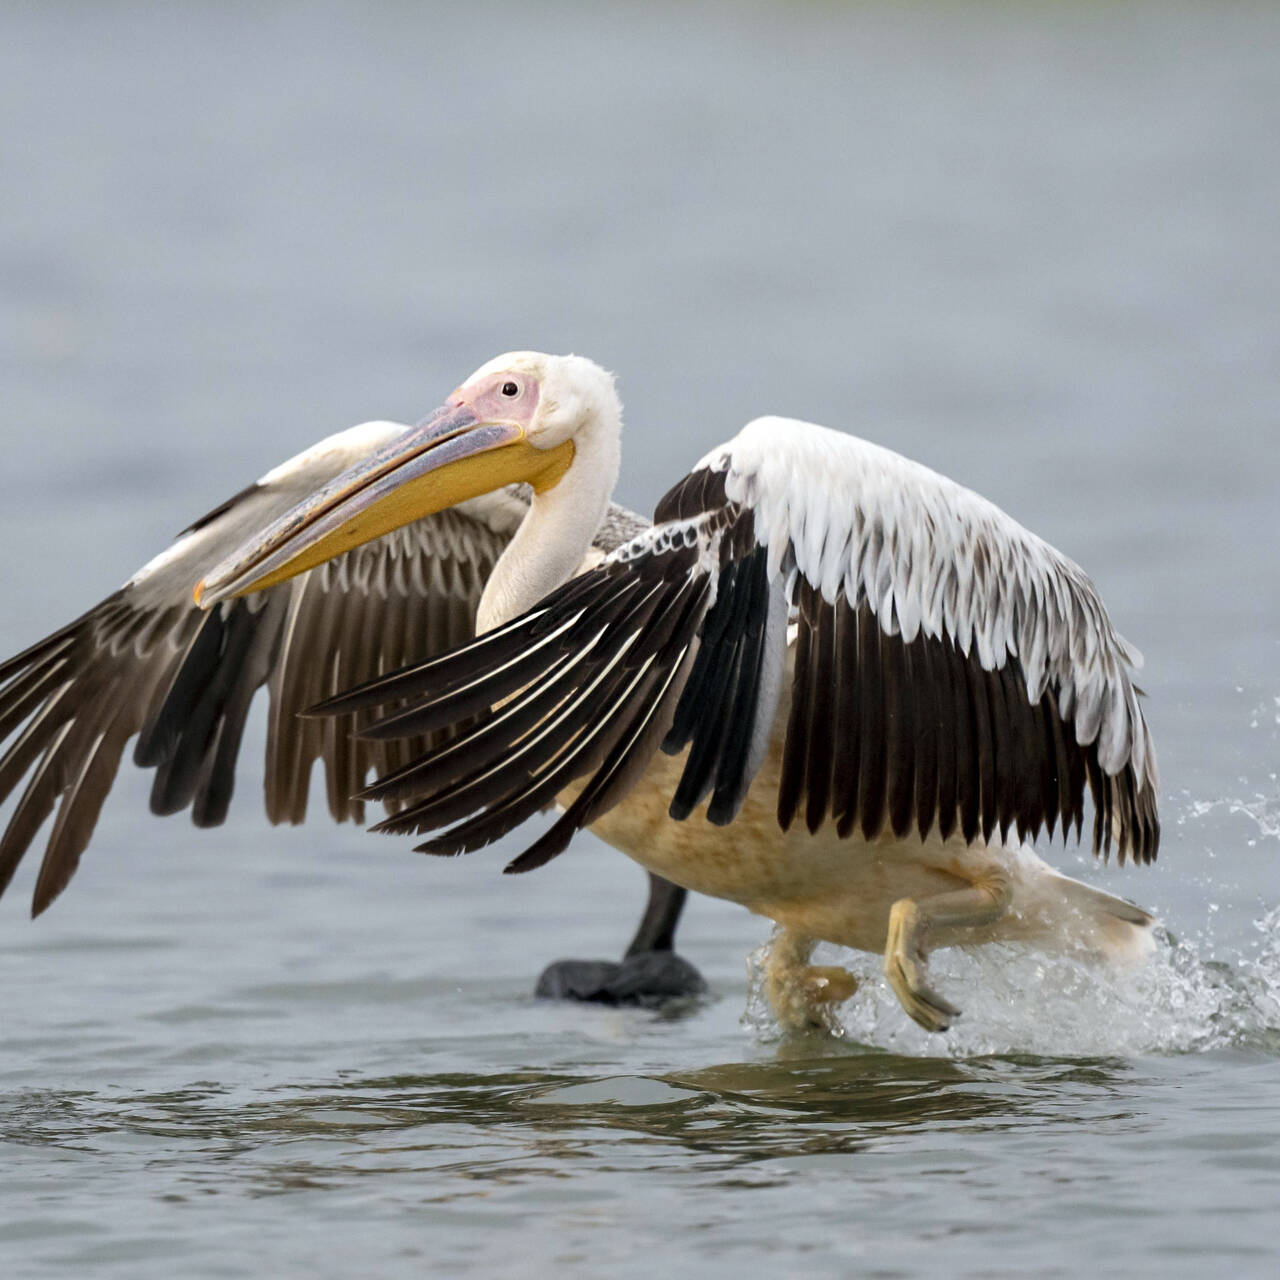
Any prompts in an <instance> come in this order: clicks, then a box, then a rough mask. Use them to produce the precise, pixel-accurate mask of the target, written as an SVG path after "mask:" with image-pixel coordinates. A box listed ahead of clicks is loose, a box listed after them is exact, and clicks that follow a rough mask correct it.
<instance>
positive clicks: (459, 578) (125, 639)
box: [0, 422, 702, 1003]
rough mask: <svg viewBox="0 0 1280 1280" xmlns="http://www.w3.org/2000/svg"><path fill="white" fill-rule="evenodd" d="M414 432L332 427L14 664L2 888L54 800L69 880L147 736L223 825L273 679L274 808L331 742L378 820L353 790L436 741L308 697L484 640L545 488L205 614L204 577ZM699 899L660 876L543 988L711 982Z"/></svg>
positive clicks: (0, 676)
mask: <svg viewBox="0 0 1280 1280" xmlns="http://www.w3.org/2000/svg"><path fill="white" fill-rule="evenodd" d="M410 432H411V429H410V428H409V427H406V426H404V425H401V424H397V423H392V422H369V423H365V424H363V425H361V426H357V427H353V428H351V429H350V430H348V431H344V432H342V433H340V434H338V435H335V436H331V437H330V438H329V439H327V440H323V441H321V442H320V443H319V444H317V445H315V446H314V447H313V448H311V449H308V450H307V451H305V452H304V453H301V454H299V455H298V456H297V457H295V458H293V459H291V460H290V461H288V462H286V463H284V464H283V465H281V466H279V467H277V468H275V469H274V470H273V471H271V472H269V473H268V474H267V475H265V476H263V477H262V479H261V480H259V481H258V482H257V483H256V484H253V485H250V486H249V487H248V488H247V489H245V490H244V491H243V492H241V493H239V494H237V495H236V496H235V497H233V498H231V499H229V500H228V501H227V502H224V503H223V504H222V505H221V506H219V507H218V508H217V509H216V510H214V511H211V512H210V513H209V514H208V515H206V516H204V517H203V518H202V519H200V520H197V521H196V522H195V523H194V524H193V525H191V526H190V528H188V529H187V530H185V531H184V532H183V533H182V534H181V535H180V536H179V538H178V539H177V541H176V542H175V543H174V544H173V545H172V546H171V547H170V548H169V549H168V550H166V551H165V552H163V553H162V554H161V555H159V556H157V557H156V558H155V559H154V560H152V561H151V562H150V563H149V564H147V565H146V566H144V567H143V568H142V569H140V570H139V571H138V572H137V573H136V574H134V576H133V577H132V578H130V580H129V581H128V582H127V583H125V585H124V586H123V587H121V588H120V590H118V591H116V592H114V593H113V594H112V595H110V596H108V597H107V598H106V599H105V600H103V601H102V602H101V603H100V604H98V605H97V606H96V607H95V608H93V609H90V610H89V611H88V612H87V613H85V614H84V615H83V616H82V617H80V618H78V619H76V620H75V621H74V622H72V623H71V624H70V625H68V626H66V627H63V628H62V629H61V630H59V631H57V632H55V633H54V634H53V635H51V636H48V637H46V638H45V639H44V640H42V641H40V642H39V643H38V644H36V645H33V646H32V647H31V648H29V649H28V650H26V652H24V653H21V654H19V655H17V656H16V657H14V658H12V659H10V660H9V661H7V662H0V804H3V803H4V802H5V801H6V800H7V799H8V798H9V797H10V796H11V795H12V794H13V793H14V792H15V790H16V789H17V788H18V786H19V785H20V784H21V783H22V781H23V780H24V778H27V779H28V781H27V786H26V788H25V791H24V792H23V794H22V796H21V798H20V799H19V800H18V801H17V803H16V805H15V807H14V809H13V811H12V813H11V816H10V819H9V824H8V827H7V829H6V830H5V831H4V833H3V835H2V836H0V893H3V891H4V890H5V888H7V886H8V884H9V882H10V881H11V879H12V877H13V874H14V872H15V871H16V869H17V866H18V863H19V862H20V860H21V859H22V856H23V854H24V853H25V852H26V851H27V849H28V847H29V846H30V845H31V843H32V842H33V841H34V839H35V838H36V836H37V835H38V834H39V831H40V828H41V826H42V825H43V824H44V822H45V821H46V819H48V818H49V817H50V815H51V814H53V813H54V810H55V809H56V810H57V816H56V818H55V819H54V821H53V825H52V828H51V831H50V835H49V839H48V844H47V847H46V850H45V855H44V860H43V862H42V864H41V867H40V871H39V874H38V876H37V879H36V884H35V890H34V894H33V898H32V914H33V915H39V914H40V913H41V912H42V911H44V910H45V909H46V908H47V907H48V906H49V904H50V903H51V902H52V901H53V900H54V898H55V897H57V895H58V894H59V893H61V891H62V890H63V889H64V888H65V887H66V885H67V882H68V881H69V880H70V879H71V876H72V874H73V873H74V872H75V869H76V867H77V865H78V863H79V861H80V856H81V854H82V853H83V852H84V850H85V848H86V847H87V845H88V843H89V839H90V836H91V835H92V833H93V829H94V826H95V824H96V822H97V819H98V814H99V812H100V810H101V808H102V804H103V802H104V801H105V799H106V797H107V794H108V792H109V791H110V789H111V786H112V784H113V783H114V781H115V777H116V772H117V769H118V768H119V764H120V760H121V757H122V754H123V752H124V749H125V746H126V745H127V744H128V742H129V740H130V739H131V738H133V737H134V736H135V735H137V736H138V741H137V746H136V749H135V751H134V759H135V761H136V762H137V763H138V764H139V765H142V766H143V767H146V768H151V769H154V770H155V781H154V785H153V787H152V791H151V808H152V811H153V812H155V813H158V814H171V813H177V812H179V811H181V810H183V809H190V811H191V816H192V819H193V821H194V822H195V823H196V825H197V826H201V827H210V826H216V825H218V824H219V823H221V822H222V821H223V820H224V818H225V817H226V814H227V809H228V806H229V804H230V802H231V793H232V787H233V785H234V782H235V765H236V757H237V755H238V753H239V749H240V739H241V733H242V730H243V728H244V724H245V720H246V717H247V716H248V712H249V707H250V704H251V702H252V701H253V699H254V697H255V695H256V694H257V692H258V691H259V690H260V689H261V688H262V687H263V686H264V685H266V686H267V688H268V690H269V696H270V704H271V705H270V720H269V728H268V738H267V749H266V769H265V791H266V809H267V815H268V817H269V818H270V820H271V821H272V822H273V823H279V822H291V823H298V822H302V821H303V819H304V818H305V817H306V812H307V794H308V790H309V784H310V779H311V773H312V769H313V766H314V764H315V762H316V761H317V760H319V761H320V762H321V763H322V764H323V767H324V771H325V778H326V784H327V785H326V790H327V794H328V802H329V810H330V812H331V814H332V815H333V817H334V818H335V819H336V820H337V821H339V822H342V821H345V820H352V821H356V822H360V821H363V815H364V808H365V806H364V803H363V802H362V801H361V800H359V799H356V798H354V796H355V793H356V792H357V791H359V790H360V788H361V787H362V786H363V785H364V783H365V781H366V780H367V778H368V775H369V774H370V772H371V771H377V772H379V773H385V772H386V771H388V770H391V769H395V768H397V767H399V766H400V765H402V764H404V763H405V762H406V761H407V760H409V759H411V758H412V756H413V754H414V753H415V752H416V751H418V750H421V749H425V747H426V745H427V740H426V739H422V740H420V741H419V743H418V744H417V745H416V746H408V745H407V744H402V743H383V742H365V741H362V740H359V739H354V738H353V737H352V730H353V729H354V728H355V726H356V722H355V721H352V720H346V721H345V722H340V723H337V724H331V723H317V722H315V721H306V720H302V719H299V718H298V715H297V713H298V712H299V711H301V710H303V709H304V708H306V707H308V706H309V705H310V704H311V703H313V702H315V701H317V700H318V699H320V698H323V697H327V696H329V695H332V694H334V693H337V692H339V691H340V690H343V689H345V688H347V687H349V686H350V685H352V684H355V683H357V682H359V681H362V680H366V679H368V678H370V677H372V676H376V675H378V674H379V673H380V672H385V671H389V670H392V669H394V668H396V667H399V666H401V665H403V664H404V663H407V662H413V661H418V660H421V659H422V658H425V657H428V656H430V655H431V654H433V653H438V652H441V651H443V650H444V649H445V648H447V647H448V646H449V645H451V644H457V643H459V642H461V641H463V640H465V639H468V638H469V637H470V636H471V635H472V634H473V633H474V621H475V611H476V606H477V605H478V604H479V602H480V600H481V597H482V593H483V592H484V589H485V584H486V583H487V582H489V580H490V575H491V574H492V573H493V571H494V568H495V566H496V565H498V564H499V563H500V562H501V561H502V559H503V551H504V549H505V548H506V547H507V545H508V543H509V542H510V540H511V536H512V534H513V533H515V531H516V530H517V529H519V528H520V527H521V524H522V522H524V521H525V517H526V515H527V513H528V511H529V494H528V491H527V489H525V488H523V487H521V486H514V485H513V486H510V487H508V488H505V489H499V490H497V491H496V492H493V493H488V494H484V495H481V496H479V497H476V498H475V499H473V500H472V501H469V502H464V503H461V504H460V505H458V506H456V507H454V508H452V509H449V510H442V511H440V512H438V513H437V514H434V515H430V516H426V517H424V518H423V519H421V520H416V521H411V522H410V523H408V524H407V525H405V526H404V527H403V528H400V529H398V530H397V531H395V532H394V533H391V534H388V535H387V536H386V537H384V538H380V539H377V540H376V541H374V542H373V543H371V544H370V545H368V546H363V547H360V548H359V549H358V550H355V551H353V552H352V553H351V554H350V555H347V556H344V557H341V558H340V559H338V560H336V561H335V562H334V563H332V564H327V565H325V566H324V568H322V569H320V570H317V571H316V572H314V573H309V574H305V575H302V576H300V577H297V578H295V579H293V580H292V581H291V582H289V583H286V584H284V585H283V586H281V587H278V588H275V589H273V590H270V591H266V592H263V593H262V594H261V595H259V596H254V597H252V598H251V599H248V600H243V601H236V602H232V603H228V604H224V605H223V606H222V607H221V608H218V609H213V610H210V611H208V612H207V613H206V612H202V611H201V610H200V609H198V608H197V607H196V605H195V603H194V601H193V600H192V597H191V591H192V586H193V585H194V583H195V582H196V581H198V580H199V578H200V577H201V576H202V575H203V574H205V573H207V572H208V571H209V570H210V569H211V568H212V567H213V566H214V565H215V564H216V563H217V562H218V561H220V560H222V559H223V558H224V557H225V556H226V555H227V554H228V553H229V552H230V551H232V550H233V549H234V548H236V547H237V546H239V545H240V544H241V543H242V542H243V541H244V540H245V539H246V538H247V537H249V536H250V535H251V534H253V533H254V532H256V531H257V530H259V529H261V528H262V526H263V525H264V524H267V523H269V522H270V521H272V520H273V519H275V518H276V517H278V516H280V515H282V514H283V513H284V512H287V511H288V510H290V509H291V508H292V507H293V506H294V505H295V504H296V503H297V502H299V501H301V500H302V499H304V498H305V497H307V496H308V495H309V494H311V493H312V492H314V491H315V489H316V488H317V487H319V486H320V485H322V484H324V483H325V482H326V481H328V480H330V479H332V478H333V477H334V476H336V475H338V474H339V473H342V472H344V471H346V470H347V468H349V467H351V466H353V465H355V464H356V463H358V462H359V461H360V460H361V459H362V458H365V457H367V456H368V455H369V454H370V453H371V452H374V451H376V450H378V449H381V448H386V447H387V446H389V445H392V444H393V443H394V441H396V440H397V439H400V438H402V437H403V436H405V435H406V433H410ZM592 521H593V532H592V534H591V536H590V538H589V539H588V541H589V543H590V549H589V551H588V554H589V555H590V556H592V557H594V558H597V559H598V558H600V557H601V556H602V555H603V554H605V553H606V552H608V551H611V550H613V549H614V548H616V547H617V546H619V545H621V544H622V543H623V542H625V541H626V540H628V539H629V538H631V537H633V536H635V534H637V533H639V532H640V531H641V530H643V529H645V528H647V527H648V525H649V522H648V521H647V520H645V519H644V518H643V517H641V516H637V515H635V514H634V513H632V512H629V511H627V510H625V509H624V508H622V507H619V506H616V505H613V504H606V505H605V506H602V507H601V508H600V509H599V510H597V511H595V512H594V513H593V515H592ZM575 567H576V565H575ZM499 585H500V584H499ZM684 899H685V891H684V890H683V889H681V888H678V887H677V886H675V885H672V884H669V883H667V882H665V881H662V880H660V879H659V878H658V877H650V892H649V901H648V905H647V908H646V910H645V913H644V916H643V918H642V920H641V922H640V926H639V928H638V930H637V932H636V935H635V938H634V940H633V941H632V943H631V945H630V947H629V948H628V950H627V954H626V956H625V958H624V959H623V961H622V963H621V964H613V963H609V962H604V961H594V962H593V961H562V962H559V963H557V964H553V965H552V966H550V967H549V968H548V969H547V971H546V972H545V973H544V974H543V975H542V978H541V980H540V983H539V992H540V993H541V994H547V995H562V996H569V997H577V998H583V999H596V1000H605V1001H631V1000H639V1001H641V1002H646V1003H647V1002H650V1001H653V1000H658V999H661V998H664V997H666V996H669V995H682V994H687V993H691V992H696V991H698V990H700V989H701V987H702V979H701V978H700V976H699V975H698V974H697V972H696V970H694V969H693V967H692V966H691V965H689V964H687V963H686V962H685V961H684V960H682V959H681V958H680V957H679V956H677V955H675V954H674V952H673V950H672V948H673V944H674V935H675V927H676V922H677V920H678V918H679V915H680V912H681V909H682V907H683V904H684Z"/></svg>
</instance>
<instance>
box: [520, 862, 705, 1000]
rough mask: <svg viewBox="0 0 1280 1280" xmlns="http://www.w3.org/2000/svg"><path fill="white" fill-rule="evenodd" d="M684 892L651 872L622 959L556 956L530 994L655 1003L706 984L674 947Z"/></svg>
mask: <svg viewBox="0 0 1280 1280" xmlns="http://www.w3.org/2000/svg"><path fill="white" fill-rule="evenodd" d="M686 896H687V895H686V893H685V891H684V890H683V889H681V888H680V887H679V886H678V885H674V884H672V883H671V882H670V881H669V880H663V879H662V877H661V876H655V875H653V874H650V876H649V901H648V903H647V904H646V906H645V909H644V915H643V916H642V917H641V919H640V927H639V928H638V929H637V930H636V936H635V937H634V938H633V939H632V940H631V945H630V946H629V947H628V948H627V954H626V955H625V956H624V957H623V959H622V962H621V964H615V963H614V962H613V961H611V960H557V961H555V963H553V964H550V965H548V966H547V967H546V968H545V969H544V970H543V971H542V976H541V977H540V978H539V979H538V985H537V987H536V988H535V989H534V994H535V995H537V996H541V997H542V998H544V999H549V1000H591V1001H595V1002H596V1003H597V1004H640V1005H657V1004H662V1003H663V1002H664V1001H667V1000H675V999H679V998H681V997H687V996H696V995H699V994H701V993H702V992H703V991H705V990H706V985H707V984H706V983H705V982H703V980H702V975H701V974H700V973H699V972H698V971H697V969H695V968H694V967H693V965H691V964H690V963H689V962H688V961H687V960H681V959H680V957H679V956H678V955H676V953H675V951H674V950H673V947H674V945H675V937H676V923H677V921H679V919H680V912H681V911H683V910H684V900H685V897H686Z"/></svg>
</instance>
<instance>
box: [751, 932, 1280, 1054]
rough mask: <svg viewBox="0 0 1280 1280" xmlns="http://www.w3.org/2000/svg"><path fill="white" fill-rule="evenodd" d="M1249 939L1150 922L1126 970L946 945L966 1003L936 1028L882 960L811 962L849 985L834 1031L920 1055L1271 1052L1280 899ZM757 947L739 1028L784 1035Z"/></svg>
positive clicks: (946, 970)
mask: <svg viewBox="0 0 1280 1280" xmlns="http://www.w3.org/2000/svg"><path fill="white" fill-rule="evenodd" d="M1255 928H1256V930H1257V940H1256V943H1255V945H1254V946H1253V947H1251V948H1249V949H1248V950H1246V951H1244V952H1241V953H1240V954H1238V955H1236V956H1235V957H1233V958H1232V959H1230V960H1223V959H1221V958H1214V959H1204V958H1203V957H1202V956H1201V954H1200V953H1199V951H1198V950H1197V949H1196V947H1195V946H1194V945H1192V944H1190V943H1188V942H1183V941H1179V940H1177V939H1175V938H1173V937H1172V936H1171V935H1170V934H1169V933H1168V932H1167V931H1166V930H1164V929H1163V928H1160V927H1158V928H1157V930H1156V951H1155V954H1154V955H1153V956H1152V957H1151V958H1150V959H1149V960H1147V961H1145V962H1143V963H1141V964H1138V965H1135V966H1133V967H1132V968H1113V967H1110V966H1105V965H1099V964H1096V963H1093V962H1090V961H1088V960H1085V959H1081V958H1076V957H1072V956H1045V955H1041V954H1038V953H1036V952H1034V951H1031V950H1029V949H1027V948H1025V947H1018V946H1012V945H988V946H984V947H980V948H973V949H968V948H949V949H947V950H944V951H938V952H935V953H934V954H933V955H931V956H930V958H929V967H930V972H931V974H932V975H933V978H934V979H935V980H936V983H937V986H938V988H939V990H941V991H943V992H944V993H946V995H947V996H948V997H949V998H951V999H953V1000H954V1001H955V1003H957V1004H959V1005H960V1007H961V1008H962V1009H963V1011H964V1013H963V1016H962V1017H961V1018H960V1019H959V1020H958V1021H957V1022H956V1024H955V1025H954V1026H953V1027H952V1029H951V1030H950V1031H949V1032H947V1033H945V1034H944V1035H932V1034H930V1033H929V1032H926V1031H923V1030H922V1029H921V1028H919V1027H917V1026H916V1025H915V1024H914V1023H913V1022H911V1021H910V1020H909V1019H908V1018H907V1017H906V1015H905V1014H904V1013H903V1012H902V1007H901V1006H900V1005H899V1004H898V1001H897V999H896V998H895V997H894V995H893V993H892V992H891V991H890V990H889V987H888V984H887V983H886V982H885V980H884V978H883V976H882V975H881V972H880V959H879V957H878V956H871V955H867V954H864V953H860V952H850V951H845V950H843V949H841V948H838V947H831V946H823V947H820V948H819V949H818V951H817V952H816V953H815V956H814V963H815V964H840V965H843V966H845V967H846V968H848V969H849V970H851V971H852V972H853V973H854V974H855V975H857V977H858V979H859V983H860V985H859V989H858V993H857V994H856V995H855V996H854V997H853V999H852V1000H850V1001H849V1002H848V1003H846V1004H845V1005H843V1006H841V1007H840V1008H839V1009H838V1010H836V1014H835V1018H834V1019H833V1022H832V1025H831V1028H830V1030H831V1032H832V1034H833V1035H835V1036H837V1037H839V1038H841V1039H845V1040H849V1041H852V1042H854V1043H857V1044H865V1045H871V1046H875V1047H876V1048H880V1049H886V1050H890V1051H892V1052H894V1053H904V1054H912V1055H916V1056H921V1057H969V1056H976V1055H981V1054H995V1053H1001V1054H1003V1053H1032V1054H1043V1055H1046V1056H1053V1057H1063V1056H1065V1057H1109V1056H1112V1055H1120V1056H1130V1055H1135V1054H1141V1053H1197V1052H1203V1051H1205V1050H1209V1049H1220V1048H1226V1047H1231V1046H1235V1047H1255V1048H1260V1049H1269V1050H1273V1051H1280V907H1276V908H1274V909H1273V910H1271V911H1270V912H1268V913H1267V914H1266V915H1265V916H1263V917H1262V918H1261V919H1259V920H1258V921H1256V922H1255ZM764 953H765V948H763V947H761V948H760V949H759V950H757V951H755V952H753V953H752V955H751V957H750V959H749V961H748V974H749V978H750V991H749V996H748V1004H747V1012H746V1014H745V1015H744V1018H743V1021H744V1024H745V1025H746V1026H747V1027H749V1028H750V1029H751V1030H752V1031H753V1032H755V1033H756V1034H757V1035H758V1036H760V1037H761V1038H762V1039H764V1040H774V1039H778V1038H780V1036H781V1034H782V1033H781V1032H780V1031H779V1029H778V1027H777V1024H776V1022H774V1020H773V1015H772V1014H771V1012H770V1011H769V1006H768V1002H767V1000H766V999H765V996H764V981H763V972H764V971H763V961H764Z"/></svg>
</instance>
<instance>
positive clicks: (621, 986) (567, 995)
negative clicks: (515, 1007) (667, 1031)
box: [534, 951, 707, 1008]
mask: <svg viewBox="0 0 1280 1280" xmlns="http://www.w3.org/2000/svg"><path fill="white" fill-rule="evenodd" d="M706 989H707V984H706V982H705V981H704V980H703V977H702V975H701V974H700V973H699V972H698V971H697V969H695V968H694V967H693V965H691V964H690V963H689V962H688V961H687V960H683V959H681V958H680V957H679V956H678V955H676V953H675V952H674V951H639V952H636V953H635V954H634V955H629V956H627V957H626V958H625V959H623V960H621V961H617V962H615V961H612V960H557V961H555V962H554V963H553V964H549V965H548V966H547V967H546V968H545V969H544V970H543V971H542V974H541V976H540V977H539V978H538V985H537V986H536V987H535V988H534V995H536V996H538V997H540V998H541V999H544V1000H583V1001H588V1002H591V1003H594V1004H612V1005H639V1006H641V1007H643V1008H654V1007H655V1006H657V1005H661V1004H665V1003H666V1002H667V1001H669V1000H680V999H687V998H690V997H693V996H699V995H702V994H703V993H704V992H705V991H706Z"/></svg>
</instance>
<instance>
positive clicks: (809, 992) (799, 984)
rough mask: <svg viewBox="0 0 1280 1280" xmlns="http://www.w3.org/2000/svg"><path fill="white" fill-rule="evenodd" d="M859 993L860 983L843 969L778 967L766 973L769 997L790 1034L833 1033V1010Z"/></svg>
mask: <svg viewBox="0 0 1280 1280" xmlns="http://www.w3.org/2000/svg"><path fill="white" fill-rule="evenodd" d="M857 990H858V979H857V978H855V977H854V976H853V974H851V973H850V972H849V970H848V969H842V968H840V966H839V965H802V966H797V967H795V968H789V967H782V966H774V967H772V968H769V969H767V970H766V973H765V995H766V997H767V998H768V1001H769V1006H770V1008H772V1010H773V1014H774V1017H776V1018H777V1019H778V1024H779V1026H781V1027H782V1028H783V1029H784V1030H786V1031H807V1030H817V1029H822V1028H827V1029H828V1030H829V1029H831V1028H832V1027H834V1026H835V1025H836V1024H835V1023H834V1022H833V1021H832V1019H833V1017H834V1015H833V1013H832V1009H834V1007H835V1006H836V1005H838V1004H843V1003H844V1002H845V1001H846V1000H849V999H851V998H852V997H853V995H854V993H855V992H856V991H857Z"/></svg>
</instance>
